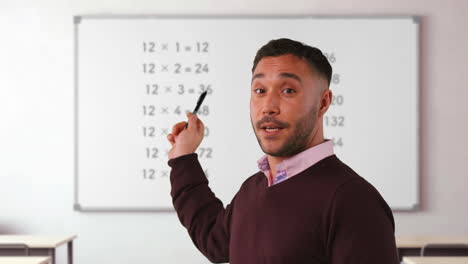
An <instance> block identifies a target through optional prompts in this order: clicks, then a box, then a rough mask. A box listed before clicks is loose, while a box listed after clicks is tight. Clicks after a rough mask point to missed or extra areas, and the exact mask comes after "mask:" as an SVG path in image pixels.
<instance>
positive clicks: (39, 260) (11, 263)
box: [0, 257, 51, 264]
mask: <svg viewBox="0 0 468 264" xmlns="http://www.w3.org/2000/svg"><path fill="white" fill-rule="evenodd" d="M50 261H51V258H50V257H0V264H49V263H50Z"/></svg>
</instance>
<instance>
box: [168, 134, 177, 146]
mask: <svg viewBox="0 0 468 264" xmlns="http://www.w3.org/2000/svg"><path fill="white" fill-rule="evenodd" d="M174 139H175V138H174V135H172V134H168V135H167V140H169V142H170V143H171V146H174V144H175V140H174Z"/></svg>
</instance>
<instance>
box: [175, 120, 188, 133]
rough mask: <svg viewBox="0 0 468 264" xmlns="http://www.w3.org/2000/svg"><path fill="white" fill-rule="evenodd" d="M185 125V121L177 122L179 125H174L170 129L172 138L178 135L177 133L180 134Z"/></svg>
mask: <svg viewBox="0 0 468 264" xmlns="http://www.w3.org/2000/svg"><path fill="white" fill-rule="evenodd" d="M185 124H187V122H185V121H183V122H179V123H177V124H175V125H174V126H173V127H172V134H173V135H174V136H177V135H179V133H180V132H181V131H182V130H184V128H185Z"/></svg>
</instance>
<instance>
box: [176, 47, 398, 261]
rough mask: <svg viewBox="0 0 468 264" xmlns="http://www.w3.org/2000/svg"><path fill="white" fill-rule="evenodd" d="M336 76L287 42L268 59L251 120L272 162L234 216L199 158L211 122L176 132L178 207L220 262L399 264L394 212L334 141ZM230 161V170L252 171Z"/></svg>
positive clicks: (263, 57)
mask: <svg viewBox="0 0 468 264" xmlns="http://www.w3.org/2000/svg"><path fill="white" fill-rule="evenodd" d="M356 63H359V62H356ZM356 67H358V65H357V66H356ZM331 76H332V68H331V65H330V64H329V62H328V60H327V58H326V57H325V56H324V55H323V54H322V52H321V51H320V50H319V49H317V48H315V47H310V46H308V45H305V44H303V43H300V42H298V41H294V40H290V39H277V40H272V41H270V42H268V43H267V44H266V45H264V46H263V47H261V48H260V49H259V50H258V52H257V54H256V56H255V59H254V62H253V68H252V82H251V96H250V118H251V122H252V127H253V131H254V133H255V136H256V137H257V140H258V143H259V145H260V148H261V149H262V151H263V152H264V153H265V156H263V157H262V158H260V159H259V160H258V168H259V171H258V172H257V173H255V174H254V175H252V176H251V177H249V178H248V179H247V180H246V181H245V182H244V183H243V184H242V186H241V188H240V190H239V191H238V192H237V194H236V195H235V196H234V198H233V199H232V201H231V203H230V204H229V205H227V206H226V207H224V206H223V204H222V202H221V201H220V200H219V199H218V198H216V196H215V195H214V194H213V192H212V191H211V190H210V188H209V186H208V180H207V178H206V176H205V174H204V172H203V169H202V167H201V165H200V163H199V161H198V158H197V154H196V153H195V151H196V149H197V147H198V146H199V145H200V143H201V141H202V139H203V133H204V125H203V122H202V121H201V120H200V119H199V118H198V117H197V116H196V115H194V114H190V113H189V114H188V115H187V117H188V127H187V128H185V126H186V124H187V122H180V123H177V124H175V125H174V127H173V129H172V133H171V134H169V135H168V140H169V142H170V143H171V145H172V148H171V150H170V152H169V161H168V164H169V166H170V167H171V174H170V181H171V186H172V189H171V195H172V199H173V204H174V208H175V210H176V211H177V215H178V217H179V219H180V221H181V223H182V224H183V225H184V226H185V227H186V228H187V230H188V233H189V235H190V237H191V238H192V241H193V242H194V244H195V246H196V247H197V248H198V249H199V250H200V251H201V252H202V253H203V254H204V255H205V256H206V257H207V258H208V259H209V260H210V261H211V262H216V263H223V262H230V263H231V264H276V263H277V264H300V263H304V264H306V263H308V264H312V263H317V264H318V263H331V264H375V263H380V264H396V263H398V262H399V261H398V256H397V249H396V245H395V236H394V231H395V224H394V219H393V215H392V211H391V210H390V208H389V207H388V205H387V203H386V202H385V200H384V199H383V198H382V196H381V195H380V194H379V192H378V191H377V190H376V189H375V188H374V187H373V186H372V185H371V184H370V183H368V182H367V181H366V180H365V179H364V178H362V177H361V176H359V175H358V174H357V173H356V172H354V171H353V170H352V169H351V168H350V167H348V166H347V165H346V164H344V163H343V162H342V161H341V160H340V159H339V158H338V157H337V156H336V155H335V154H334V151H333V142H332V141H331V140H329V139H325V138H324V135H323V116H324V114H325V113H326V111H327V109H328V107H329V106H330V104H331V101H332V91H331V90H330V89H329V86H330V80H331ZM226 122H228V121H226ZM242 133H246V131H245V132H244V131H242ZM228 140H235V139H228ZM356 155H359V152H358V150H356ZM376 155H378V153H376ZM230 162H231V163H230V164H231V167H227V168H224V169H225V170H234V171H235V170H236V168H237V167H239V166H244V164H239V163H238V162H237V161H236V160H231V161H230Z"/></svg>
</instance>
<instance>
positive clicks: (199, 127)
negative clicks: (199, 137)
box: [197, 119, 205, 134]
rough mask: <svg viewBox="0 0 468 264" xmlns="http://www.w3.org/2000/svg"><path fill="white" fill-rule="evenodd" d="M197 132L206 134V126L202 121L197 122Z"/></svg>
mask: <svg viewBox="0 0 468 264" xmlns="http://www.w3.org/2000/svg"><path fill="white" fill-rule="evenodd" d="M197 130H198V132H201V133H202V134H204V133H205V124H203V122H202V121H201V119H198V120H197Z"/></svg>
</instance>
